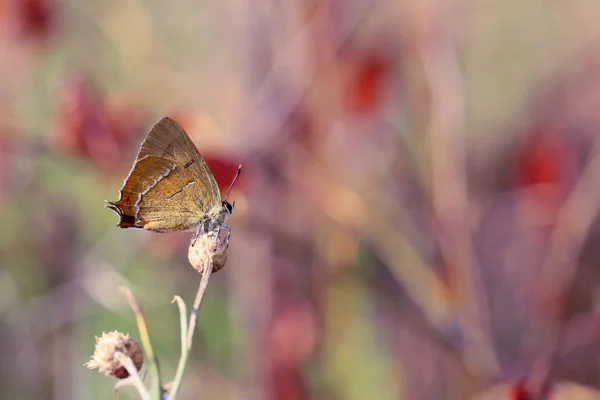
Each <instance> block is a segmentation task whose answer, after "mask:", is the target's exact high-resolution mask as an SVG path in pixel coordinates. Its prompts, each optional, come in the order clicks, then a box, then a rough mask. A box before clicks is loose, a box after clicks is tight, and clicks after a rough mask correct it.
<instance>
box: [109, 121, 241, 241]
mask: <svg viewBox="0 0 600 400" xmlns="http://www.w3.org/2000/svg"><path fill="white" fill-rule="evenodd" d="M241 170H242V166H241V165H240V166H239V167H238V171H237V173H236V175H235V177H234V179H233V181H232V182H231V185H230V186H229V190H228V191H227V194H226V196H225V199H224V200H221V192H220V190H219V186H218V185H217V181H216V180H215V177H214V175H213V173H212V172H211V170H210V168H208V165H207V164H206V161H204V159H203V158H202V156H201V155H200V153H199V152H198V149H196V146H194V143H193V142H192V141H191V139H190V138H189V136H188V135H187V133H186V132H185V130H184V129H183V128H182V127H181V125H179V124H178V123H177V122H176V121H174V120H172V119H171V118H169V117H164V118H162V119H161V120H160V121H158V122H157V123H156V124H155V125H154V126H153V127H152V129H151V130H150V133H148V135H147V136H146V138H145V139H144V141H143V142H142V145H141V147H140V150H139V152H138V154H137V157H136V159H135V162H134V163H133V167H132V168H131V171H130V172H129V175H127V178H125V182H124V183H123V187H122V188H121V189H120V190H119V200H117V201H108V202H107V203H108V204H107V207H108V208H110V209H111V210H113V211H115V212H116V213H117V214H118V215H119V217H120V221H119V224H118V225H117V226H119V227H121V228H139V229H147V230H151V231H155V232H172V231H186V230H192V229H195V230H197V233H200V232H212V231H215V230H217V229H218V230H219V232H220V229H221V228H224V229H226V230H227V239H226V241H227V242H228V241H229V236H230V235H231V228H230V227H229V225H227V224H226V223H225V222H226V220H227V218H228V217H229V216H230V215H231V213H232V212H233V209H234V207H235V201H234V202H233V204H232V203H229V202H228V201H227V198H228V197H229V192H230V191H231V188H232V187H233V184H234V183H235V181H236V180H237V178H238V177H239V175H240V172H241Z"/></svg>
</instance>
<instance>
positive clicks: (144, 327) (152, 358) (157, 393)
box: [119, 286, 162, 400]
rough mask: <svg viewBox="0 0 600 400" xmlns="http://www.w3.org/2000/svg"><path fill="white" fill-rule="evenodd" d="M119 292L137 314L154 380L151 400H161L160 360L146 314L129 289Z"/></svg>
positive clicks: (123, 288)
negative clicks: (156, 353) (154, 347)
mask: <svg viewBox="0 0 600 400" xmlns="http://www.w3.org/2000/svg"><path fill="white" fill-rule="evenodd" d="M119 291H120V292H121V293H122V294H123V295H124V296H125V297H126V298H127V301H128V302H129V305H130V307H131V309H132V310H133V313H134V314H135V319H136V322H137V326H138V330H139V331H140V339H141V342H142V346H143V347H144V353H146V359H147V360H148V367H147V368H148V371H150V376H151V380H152V385H151V389H150V393H151V399H153V400H160V397H161V394H162V393H161V391H162V389H161V384H160V374H159V370H158V359H157V358H156V355H155V354H154V350H153V348H152V342H151V340H150V332H149V331H148V324H147V323H146V319H145V318H144V313H143V312H142V308H141V307H140V305H139V304H138V303H137V301H136V300H135V297H133V294H132V293H131V291H130V290H129V289H127V288H126V287H124V286H120V287H119Z"/></svg>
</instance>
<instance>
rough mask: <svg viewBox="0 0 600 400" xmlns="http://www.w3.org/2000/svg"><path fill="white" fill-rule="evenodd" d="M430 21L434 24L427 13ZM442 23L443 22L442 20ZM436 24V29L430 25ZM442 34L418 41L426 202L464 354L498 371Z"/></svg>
mask: <svg viewBox="0 0 600 400" xmlns="http://www.w3.org/2000/svg"><path fill="white" fill-rule="evenodd" d="M433 19H434V21H433V22H432V23H438V22H439V21H438V20H437V18H435V17H433ZM442 25H443V23H442ZM431 29H436V28H431ZM446 36H447V35H433V39H432V40H429V41H428V42H425V44H424V45H422V46H420V56H421V59H422V62H423V70H424V79H425V81H426V84H427V87H428V89H429V93H430V97H431V101H430V104H431V106H430V113H429V121H428V124H427V128H426V129H427V134H428V136H429V138H430V140H429V145H430V151H431V157H430V160H431V164H432V169H431V170H432V185H431V196H432V206H433V210H434V211H435V215H436V217H437V218H436V219H437V221H438V222H439V224H440V227H441V229H439V230H438V232H437V234H438V235H437V237H438V239H439V242H440V248H441V251H442V253H443V255H444V260H445V263H446V268H447V271H448V272H449V279H450V287H451V290H452V294H453V296H454V298H455V299H456V302H457V305H458V309H459V310H460V314H461V319H460V325H461V328H462V329H461V330H462V333H463V334H464V335H465V336H466V339H467V340H466V341H465V345H466V348H465V350H466V352H465V356H466V357H467V358H468V359H470V360H471V361H472V363H473V366H475V365H476V366H477V367H479V368H482V369H483V370H482V371H481V372H483V373H485V374H494V373H495V372H496V371H497V370H498V365H497V361H496V360H495V356H494V349H493V344H492V340H491V332H490V323H491V322H490V312H489V309H488V307H487V298H486V296H485V291H484V288H483V285H482V282H481V280H480V277H479V271H478V269H477V267H476V265H475V258H474V255H473V248H472V243H471V232H470V228H469V213H468V207H469V205H468V204H469V200H468V198H467V173H466V155H465V147H466V140H465V138H464V127H463V114H464V110H463V104H464V98H463V86H464V83H463V81H462V73H461V71H460V65H459V60H458V55H457V53H456V49H455V48H454V45H453V44H452V43H451V39H450V38H447V37H446Z"/></svg>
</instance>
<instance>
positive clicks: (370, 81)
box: [345, 52, 390, 114]
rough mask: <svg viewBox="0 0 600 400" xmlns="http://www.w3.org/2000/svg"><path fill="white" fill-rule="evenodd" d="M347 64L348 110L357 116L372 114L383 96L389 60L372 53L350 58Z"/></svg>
mask: <svg viewBox="0 0 600 400" xmlns="http://www.w3.org/2000/svg"><path fill="white" fill-rule="evenodd" d="M347 63H349V64H350V65H349V68H350V70H351V72H350V77H349V80H348V82H347V87H346V94H345V103H346V106H347V107H348V110H349V111H351V112H354V113H357V114H365V113H370V112H373V111H374V110H375V108H376V107H377V106H378V105H379V104H380V102H381V98H382V96H383V89H384V87H385V85H384V84H385V80H386V78H387V76H388V73H389V71H390V60H389V59H388V57H386V56H385V55H383V54H381V53H378V52H373V53H371V54H357V55H353V56H350V57H349V60H348V61H347Z"/></svg>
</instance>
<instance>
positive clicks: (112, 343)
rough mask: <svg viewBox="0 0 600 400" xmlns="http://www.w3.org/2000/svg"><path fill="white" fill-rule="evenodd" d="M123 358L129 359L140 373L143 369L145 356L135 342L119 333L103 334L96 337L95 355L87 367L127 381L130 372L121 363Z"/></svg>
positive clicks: (86, 364)
mask: <svg viewBox="0 0 600 400" xmlns="http://www.w3.org/2000/svg"><path fill="white" fill-rule="evenodd" d="M123 356H127V357H129V358H130V359H131V360H132V361H133V364H134V365H135V367H136V368H137V370H138V371H139V370H140V368H142V364H143V363H144V355H143V353H142V349H140V346H139V344H138V343H137V342H136V341H135V340H133V339H132V338H131V337H129V335H126V334H124V333H121V332H117V331H114V332H108V333H102V336H100V337H98V336H96V349H95V351H94V355H93V356H92V359H91V360H90V361H88V362H87V363H85V366H86V367H88V368H89V369H95V368H98V372H104V373H105V374H106V375H107V376H114V377H115V378H118V379H125V378H127V377H128V376H129V372H127V369H125V367H124V366H123V364H122V363H121V361H120V360H121V359H122V358H123Z"/></svg>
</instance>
